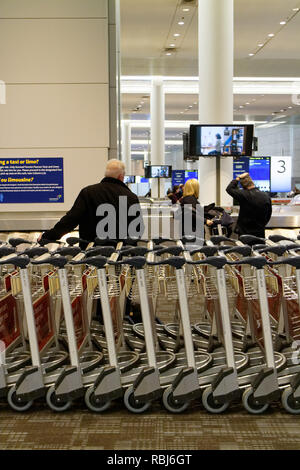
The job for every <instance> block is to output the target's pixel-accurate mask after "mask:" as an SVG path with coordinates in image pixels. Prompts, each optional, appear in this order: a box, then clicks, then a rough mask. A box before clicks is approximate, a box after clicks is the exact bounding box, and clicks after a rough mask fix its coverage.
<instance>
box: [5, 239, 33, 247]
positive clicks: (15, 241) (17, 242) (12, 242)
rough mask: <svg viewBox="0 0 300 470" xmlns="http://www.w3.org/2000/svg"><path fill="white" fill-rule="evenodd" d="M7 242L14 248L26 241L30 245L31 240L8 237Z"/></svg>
mask: <svg viewBox="0 0 300 470" xmlns="http://www.w3.org/2000/svg"><path fill="white" fill-rule="evenodd" d="M8 243H9V244H10V245H11V246H13V247H14V248H16V247H17V246H18V245H22V244H23V243H26V244H27V245H32V242H30V241H28V240H25V239H24V238H10V239H9V240H8Z"/></svg>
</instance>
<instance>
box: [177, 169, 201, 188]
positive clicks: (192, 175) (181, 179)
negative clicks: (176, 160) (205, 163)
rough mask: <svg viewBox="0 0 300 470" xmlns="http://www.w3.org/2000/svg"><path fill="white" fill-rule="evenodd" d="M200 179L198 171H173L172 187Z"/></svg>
mask: <svg viewBox="0 0 300 470" xmlns="http://www.w3.org/2000/svg"><path fill="white" fill-rule="evenodd" d="M190 179H196V180H197V179H198V170H173V171H172V186H178V185H179V184H185V183H186V182H187V180H190Z"/></svg>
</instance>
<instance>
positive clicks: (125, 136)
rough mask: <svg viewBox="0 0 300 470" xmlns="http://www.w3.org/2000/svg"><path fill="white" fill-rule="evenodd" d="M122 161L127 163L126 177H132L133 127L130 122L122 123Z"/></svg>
mask: <svg viewBox="0 0 300 470" xmlns="http://www.w3.org/2000/svg"><path fill="white" fill-rule="evenodd" d="M122 161H123V162H124V163H125V168H126V175H131V174H132V172H131V170H132V169H131V125H130V121H123V122H122Z"/></svg>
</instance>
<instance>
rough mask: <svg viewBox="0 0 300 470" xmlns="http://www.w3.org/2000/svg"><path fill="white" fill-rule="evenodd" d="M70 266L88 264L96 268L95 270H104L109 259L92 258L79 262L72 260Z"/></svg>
mask: <svg viewBox="0 0 300 470" xmlns="http://www.w3.org/2000/svg"><path fill="white" fill-rule="evenodd" d="M69 264H71V265H78V264H87V265H88V266H94V267H95V268H98V269H102V268H104V266H105V265H106V264H107V258H106V257H105V256H91V257H89V258H83V259H81V260H79V261H73V260H71V261H70V263H69Z"/></svg>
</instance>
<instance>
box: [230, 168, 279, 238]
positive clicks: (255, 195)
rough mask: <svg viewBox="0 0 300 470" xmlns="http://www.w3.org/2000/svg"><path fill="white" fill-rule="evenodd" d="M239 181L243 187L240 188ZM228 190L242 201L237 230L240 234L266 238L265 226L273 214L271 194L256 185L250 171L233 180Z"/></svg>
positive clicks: (236, 198)
mask: <svg viewBox="0 0 300 470" xmlns="http://www.w3.org/2000/svg"><path fill="white" fill-rule="evenodd" d="M239 182H240V183H241V185H242V187H243V189H239V187H238V184H239ZM226 191H227V193H228V194H230V196H232V197H233V198H234V199H235V200H237V201H238V202H239V203H240V212H239V216H238V220H237V224H236V228H235V232H236V233H237V234H238V235H255V236H256V237H261V238H265V227H266V225H267V223H268V222H269V220H270V218H271V215H272V202H271V199H270V197H269V195H268V194H266V193H264V192H262V191H260V190H259V189H258V188H256V187H255V185H254V183H253V181H252V179H251V178H250V176H249V173H243V174H242V175H241V176H239V177H237V178H236V179H235V180H232V181H231V183H229V185H228V186H227V188H226Z"/></svg>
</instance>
